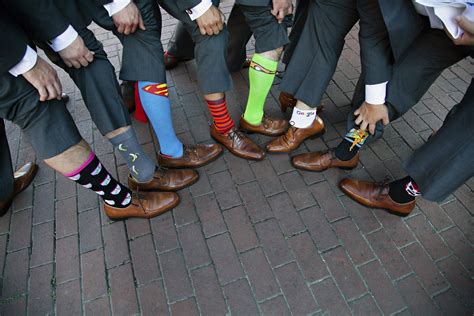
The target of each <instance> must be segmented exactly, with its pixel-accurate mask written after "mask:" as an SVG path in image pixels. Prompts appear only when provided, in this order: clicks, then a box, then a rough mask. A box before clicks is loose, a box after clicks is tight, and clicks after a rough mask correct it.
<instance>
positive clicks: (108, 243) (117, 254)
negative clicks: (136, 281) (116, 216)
mask: <svg viewBox="0 0 474 316" xmlns="http://www.w3.org/2000/svg"><path fill="white" fill-rule="evenodd" d="M103 235H104V252H105V262H106V264H107V268H109V269H110V268H112V267H115V266H118V265H121V264H123V263H124V262H125V261H127V260H129V259H130V254H129V249H128V242H127V236H126V233H125V227H124V223H123V222H117V223H113V224H107V225H105V226H103Z"/></svg>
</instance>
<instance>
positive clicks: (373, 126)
mask: <svg viewBox="0 0 474 316" xmlns="http://www.w3.org/2000/svg"><path fill="white" fill-rule="evenodd" d="M369 132H370V134H372V135H374V134H375V124H373V123H371V124H370V125H369Z"/></svg>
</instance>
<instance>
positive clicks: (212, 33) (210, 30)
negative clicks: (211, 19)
mask: <svg viewBox="0 0 474 316" xmlns="http://www.w3.org/2000/svg"><path fill="white" fill-rule="evenodd" d="M206 34H207V35H209V36H212V35H214V30H213V29H212V26H210V25H208V26H206Z"/></svg>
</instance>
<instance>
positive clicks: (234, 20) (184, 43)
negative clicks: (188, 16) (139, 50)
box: [167, 5, 252, 72]
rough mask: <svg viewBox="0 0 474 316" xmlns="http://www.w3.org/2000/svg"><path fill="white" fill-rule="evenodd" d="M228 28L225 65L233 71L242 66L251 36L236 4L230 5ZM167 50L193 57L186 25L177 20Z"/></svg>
mask: <svg viewBox="0 0 474 316" xmlns="http://www.w3.org/2000/svg"><path fill="white" fill-rule="evenodd" d="M227 29H228V30H229V44H228V46H227V67H228V68H229V71H231V72H235V71H239V70H240V69H241V68H242V65H243V63H244V62H245V59H246V58H247V54H246V45H247V42H248V41H249V40H250V38H251V37H252V31H251V30H250V27H249V26H248V24H247V23H246V22H245V16H244V15H243V13H242V10H241V9H240V7H239V6H238V5H234V6H233V7H232V11H231V12H230V16H229V20H228V22H227ZM167 51H168V52H169V53H170V55H172V56H177V57H182V58H187V59H193V58H194V43H193V40H192V38H191V35H190V34H189V33H188V31H187V30H186V25H185V24H184V23H183V22H179V23H178V24H177V25H176V28H175V30H174V34H173V37H172V38H171V39H170V42H169V44H168V48H167Z"/></svg>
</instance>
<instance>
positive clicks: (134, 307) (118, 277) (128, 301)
mask: <svg viewBox="0 0 474 316" xmlns="http://www.w3.org/2000/svg"><path fill="white" fill-rule="evenodd" d="M108 274H109V286H110V289H109V290H108V292H109V293H110V295H111V302H112V313H117V314H118V313H120V314H124V315H131V314H136V313H138V312H139V309H138V302H137V294H136V292H135V284H134V282H133V275H132V267H131V265H130V264H129V263H128V264H124V265H122V266H119V267H116V268H113V269H110V270H108Z"/></svg>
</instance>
